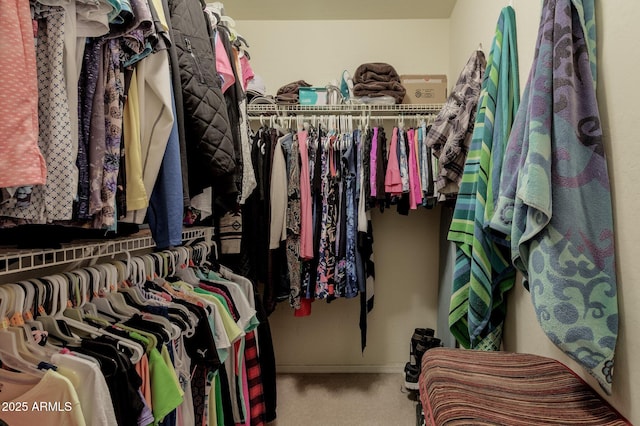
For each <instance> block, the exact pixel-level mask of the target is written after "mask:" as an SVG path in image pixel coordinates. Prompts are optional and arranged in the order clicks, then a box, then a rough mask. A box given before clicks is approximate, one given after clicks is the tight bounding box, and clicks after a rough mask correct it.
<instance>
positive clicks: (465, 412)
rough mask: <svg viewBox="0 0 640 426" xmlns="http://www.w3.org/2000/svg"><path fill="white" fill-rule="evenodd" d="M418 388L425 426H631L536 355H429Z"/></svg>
mask: <svg viewBox="0 0 640 426" xmlns="http://www.w3.org/2000/svg"><path fill="white" fill-rule="evenodd" d="M419 386H420V400H421V402H422V407H423V409H424V414H425V419H426V424H427V425H433V426H436V425H437V426H445V425H509V426H531V425H543V424H544V425H580V426H587V425H594V426H596V425H597V426H614V425H616V426H617V425H631V423H629V422H628V421H626V420H625V419H624V418H623V417H622V416H621V415H620V414H619V413H618V412H617V411H616V410H615V409H614V408H612V407H611V406H610V405H609V404H608V403H607V402H606V401H605V400H604V399H603V398H601V397H600V396H599V395H598V394H597V393H596V392H595V391H594V390H593V389H591V388H590V387H589V386H588V385H587V384H586V383H585V382H584V381H583V380H582V379H580V378H579V377H578V376H576V375H575V374H574V373H573V372H572V371H571V370H570V369H569V368H567V367H566V366H565V365H563V364H562V363H560V362H558V361H556V360H553V359H550V358H545V357H540V356H537V355H528V354H516V353H507V352H481V351H474V350H464V349H449V348H436V349H431V350H429V351H427V352H426V353H425V355H424V356H423V358H422V373H421V375H420V382H419Z"/></svg>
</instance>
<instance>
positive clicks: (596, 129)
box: [491, 0, 618, 393]
mask: <svg viewBox="0 0 640 426" xmlns="http://www.w3.org/2000/svg"><path fill="white" fill-rule="evenodd" d="M595 34H596V31H595V16H594V0H545V1H544V4H543V8H542V20H541V24H540V31H539V35H538V41H537V49H536V56H535V59H534V63H533V67H532V70H531V73H530V75H529V81H528V83H527V87H526V89H525V94H524V96H523V101H522V105H521V107H520V109H519V111H518V114H517V117H516V120H515V123H514V126H513V131H512V133H511V136H510V138H509V143H508V146H507V153H506V157H505V163H504V166H503V170H502V178H501V182H500V193H499V197H498V204H497V206H496V212H495V214H494V217H493V218H492V221H491V227H492V228H493V229H495V230H497V231H500V232H502V233H504V234H506V235H507V236H508V237H509V238H510V239H511V256H512V260H513V262H514V265H515V266H516V267H517V268H518V269H519V270H520V271H522V273H523V275H524V278H525V280H526V281H525V285H528V286H529V290H530V292H531V299H532V301H533V305H534V308H535V312H536V315H537V318H538V321H539V323H540V325H541V326H542V329H543V330H544V331H545V333H546V334H547V336H548V337H549V339H551V341H553V343H555V344H556V345H557V346H558V347H559V348H560V349H562V350H563V351H564V352H565V353H567V354H568V355H569V356H570V357H571V358H573V359H575V360H576V361H578V362H579V363H580V364H582V365H583V366H584V367H585V368H586V369H587V370H588V371H589V372H590V373H591V374H592V375H593V376H594V377H595V378H596V379H597V380H598V381H599V383H600V385H601V386H602V388H603V389H604V390H605V391H606V392H607V393H610V392H611V381H612V374H613V355H614V350H615V345H616V339H617V335H618V303H617V291H616V275H615V261H614V242H613V219H612V210H611V193H610V185H609V177H608V172H607V163H606V159H605V156H604V148H603V142H602V127H601V123H600V118H599V113H598V104H597V101H596V92H595V85H596V47H595V46H596V43H595Z"/></svg>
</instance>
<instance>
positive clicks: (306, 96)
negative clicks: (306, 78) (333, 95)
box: [298, 87, 327, 105]
mask: <svg viewBox="0 0 640 426" xmlns="http://www.w3.org/2000/svg"><path fill="white" fill-rule="evenodd" d="M298 96H299V103H300V105H326V104H327V89H326V88H324V87H301V88H300V89H299V91H298Z"/></svg>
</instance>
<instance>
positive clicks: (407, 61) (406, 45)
mask: <svg viewBox="0 0 640 426" xmlns="http://www.w3.org/2000/svg"><path fill="white" fill-rule="evenodd" d="M236 28H237V29H238V31H239V32H240V34H242V35H243V36H244V37H246V39H247V40H248V41H249V44H250V45H251V48H250V49H249V52H250V54H251V66H252V67H253V69H254V72H256V73H257V74H260V75H261V76H262V77H263V78H264V80H265V83H266V85H267V92H268V93H270V94H274V95H275V93H276V91H277V90H278V88H279V87H281V86H283V85H285V84H286V83H289V82H292V81H296V80H305V81H307V82H308V83H310V84H312V85H316V86H325V85H326V84H327V83H329V82H331V81H332V80H336V79H338V78H339V77H340V75H341V73H342V71H343V70H345V69H346V70H348V71H349V72H350V73H351V75H353V73H354V71H355V70H356V68H357V67H358V65H360V64H362V63H365V62H387V63H389V64H391V65H393V66H394V68H395V69H396V71H398V73H399V74H446V72H447V70H448V68H449V43H448V40H449V20H447V19H404V20H400V19H397V20H393V19H385V20H357V21H348V20H340V21H311V20H310V21H238V22H237V23H236Z"/></svg>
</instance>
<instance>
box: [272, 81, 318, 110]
mask: <svg viewBox="0 0 640 426" xmlns="http://www.w3.org/2000/svg"><path fill="white" fill-rule="evenodd" d="M301 87H311V85H310V84H309V83H307V82H306V81H304V80H298V81H294V82H292V83H289V84H285V85H284V86H282V87H281V88H279V89H278V92H277V93H276V95H277V96H276V101H277V102H278V103H281V104H297V103H298V101H299V95H298V91H299V90H300V88H301Z"/></svg>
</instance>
